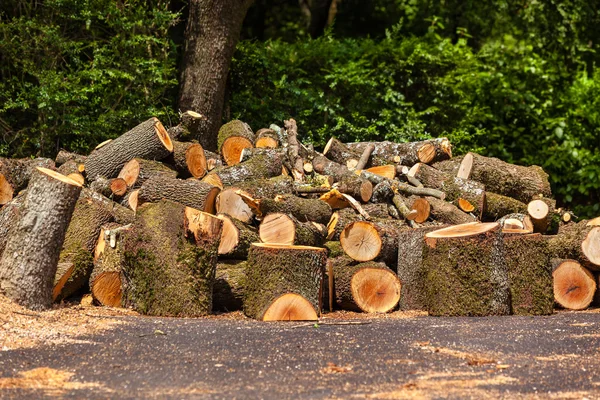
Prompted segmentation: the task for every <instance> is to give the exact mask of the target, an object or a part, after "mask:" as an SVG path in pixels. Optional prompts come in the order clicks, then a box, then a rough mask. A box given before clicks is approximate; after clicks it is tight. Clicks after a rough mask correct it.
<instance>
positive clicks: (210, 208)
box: [202, 186, 221, 214]
mask: <svg viewBox="0 0 600 400" xmlns="http://www.w3.org/2000/svg"><path fill="white" fill-rule="evenodd" d="M220 192H221V189H219V188H218V187H216V186H213V187H212V188H211V189H210V190H209V192H208V194H207V195H206V201H205V203H204V210H202V211H204V212H206V213H209V214H214V213H215V212H216V204H215V203H216V199H217V196H218V195H219V193H220Z"/></svg>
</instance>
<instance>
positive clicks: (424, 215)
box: [405, 197, 431, 224]
mask: <svg viewBox="0 0 600 400" xmlns="http://www.w3.org/2000/svg"><path fill="white" fill-rule="evenodd" d="M409 204H410V209H411V211H412V210H414V211H416V213H415V214H414V218H412V220H413V221H415V222H416V223H417V224H422V223H423V222H425V221H427V220H428V219H429V216H430V215H431V205H430V204H429V201H428V200H427V199H426V198H423V197H411V198H410V201H409ZM405 218H406V219H410V218H407V217H405Z"/></svg>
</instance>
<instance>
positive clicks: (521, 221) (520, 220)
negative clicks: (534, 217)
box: [498, 214, 533, 233]
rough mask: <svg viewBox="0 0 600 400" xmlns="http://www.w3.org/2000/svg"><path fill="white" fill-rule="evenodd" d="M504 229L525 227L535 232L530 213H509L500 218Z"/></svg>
mask: <svg viewBox="0 0 600 400" xmlns="http://www.w3.org/2000/svg"><path fill="white" fill-rule="evenodd" d="M498 223H499V224H500V226H501V227H502V229H523V230H526V231H528V232H529V233H533V223H532V222H531V218H530V217H529V215H525V214H508V215H505V216H504V217H502V218H500V219H499V220H498Z"/></svg>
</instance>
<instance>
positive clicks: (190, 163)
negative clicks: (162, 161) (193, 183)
mask: <svg viewBox="0 0 600 400" xmlns="http://www.w3.org/2000/svg"><path fill="white" fill-rule="evenodd" d="M168 162H169V164H171V165H173V166H174V167H175V170H176V171H177V172H178V173H179V178H188V177H193V178H202V177H203V176H204V175H206V172H207V170H208V167H207V165H206V157H205V155H204V149H203V148H202V146H201V145H200V143H192V142H177V141H173V153H172V154H171V156H170V157H169V158H168Z"/></svg>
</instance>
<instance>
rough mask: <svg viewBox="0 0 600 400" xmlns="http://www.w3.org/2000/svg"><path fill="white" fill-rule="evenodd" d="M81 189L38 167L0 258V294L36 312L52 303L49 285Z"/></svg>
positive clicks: (69, 180)
mask: <svg viewBox="0 0 600 400" xmlns="http://www.w3.org/2000/svg"><path fill="white" fill-rule="evenodd" d="M80 192H81V185H79V184H78V183H77V182H75V181H73V180H71V179H69V178H67V177H66V176H64V175H61V174H59V173H58V172H55V171H52V170H49V169H46V168H36V172H33V173H32V175H31V180H30V182H29V187H28V189H27V195H26V197H25V201H24V203H23V206H22V207H21V209H20V210H19V212H20V214H21V216H20V218H19V220H18V221H17V223H16V225H15V226H14V227H13V228H12V229H11V230H10V238H9V239H8V241H7V243H6V247H5V249H4V252H3V253H2V257H1V258H0V293H2V294H3V295H5V296H6V297H8V298H9V299H11V300H13V301H15V302H16V303H18V304H20V305H22V306H25V307H27V308H30V309H34V310H41V309H46V308H49V307H50V305H51V304H52V286H53V282H54V276H55V275H56V268H57V266H58V259H59V256H60V249H61V247H62V244H63V241H64V238H65V234H66V231H67V226H68V225H69V222H70V220H71V215H72V214H73V210H74V208H75V203H76V202H77V199H78V198H79V193H80Z"/></svg>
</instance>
